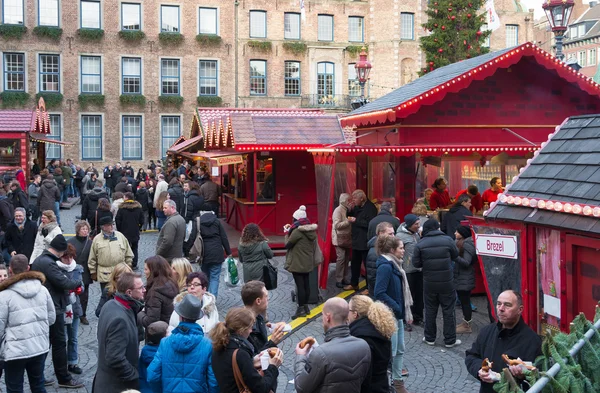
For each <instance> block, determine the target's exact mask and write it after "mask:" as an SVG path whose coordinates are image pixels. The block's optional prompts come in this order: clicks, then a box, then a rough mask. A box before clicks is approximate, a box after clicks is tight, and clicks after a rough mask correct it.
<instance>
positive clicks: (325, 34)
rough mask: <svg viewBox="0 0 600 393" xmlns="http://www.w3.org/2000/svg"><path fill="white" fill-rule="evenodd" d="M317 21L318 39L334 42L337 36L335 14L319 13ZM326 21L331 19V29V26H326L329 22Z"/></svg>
mask: <svg viewBox="0 0 600 393" xmlns="http://www.w3.org/2000/svg"><path fill="white" fill-rule="evenodd" d="M317 21H318V23H317V40H318V41H326V42H332V41H333V40H334V38H335V33H334V31H335V19H334V18H333V15H329V14H319V15H318V17H317ZM326 21H331V29H329V26H326V24H329V22H327V23H326Z"/></svg>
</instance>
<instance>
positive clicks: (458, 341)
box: [427, 340, 462, 348]
mask: <svg viewBox="0 0 600 393" xmlns="http://www.w3.org/2000/svg"><path fill="white" fill-rule="evenodd" d="M427 344H429V343H427ZM460 344H462V341H460V340H456V341H454V344H446V348H452V347H455V346H457V345H460Z"/></svg>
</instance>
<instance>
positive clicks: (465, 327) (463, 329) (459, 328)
mask: <svg viewBox="0 0 600 393" xmlns="http://www.w3.org/2000/svg"><path fill="white" fill-rule="evenodd" d="M468 333H473V329H471V321H465V320H463V321H462V322H461V323H460V324H459V325H456V334H468Z"/></svg>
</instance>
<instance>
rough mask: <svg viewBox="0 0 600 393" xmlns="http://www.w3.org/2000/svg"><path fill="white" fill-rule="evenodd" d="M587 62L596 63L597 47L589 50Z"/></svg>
mask: <svg viewBox="0 0 600 393" xmlns="http://www.w3.org/2000/svg"><path fill="white" fill-rule="evenodd" d="M587 64H588V65H589V66H592V65H596V49H590V50H589V51H588V59H587Z"/></svg>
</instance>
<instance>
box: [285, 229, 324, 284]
mask: <svg viewBox="0 0 600 393" xmlns="http://www.w3.org/2000/svg"><path fill="white" fill-rule="evenodd" d="M316 240H317V224H307V225H300V226H299V227H298V228H296V229H294V230H293V231H292V233H291V235H290V234H288V235H286V236H285V248H286V249H287V253H286V254H285V266H284V267H285V270H287V271H289V272H291V273H310V272H312V271H313V269H314V268H315V266H316V265H315V245H314V242H315V241H316Z"/></svg>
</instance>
